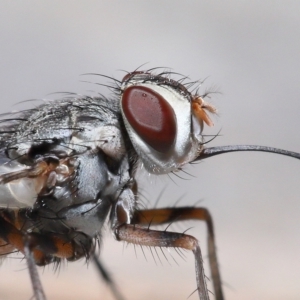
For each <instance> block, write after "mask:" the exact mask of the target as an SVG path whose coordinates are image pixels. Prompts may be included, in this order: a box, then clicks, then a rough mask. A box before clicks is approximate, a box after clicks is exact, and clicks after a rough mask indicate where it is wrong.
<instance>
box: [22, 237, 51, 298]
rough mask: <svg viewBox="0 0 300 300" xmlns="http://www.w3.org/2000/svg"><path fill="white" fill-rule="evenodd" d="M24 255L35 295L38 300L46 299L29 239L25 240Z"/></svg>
mask: <svg viewBox="0 0 300 300" xmlns="http://www.w3.org/2000/svg"><path fill="white" fill-rule="evenodd" d="M24 255H25V258H26V261H27V266H28V270H29V274H30V279H31V284H32V289H33V292H34V297H35V299H36V300H46V296H45V293H44V290H43V287H42V283H41V281H40V277H39V273H38V271H37V267H36V264H35V261H34V258H33V255H32V252H31V249H30V247H29V245H28V242H27V241H25V245H24Z"/></svg>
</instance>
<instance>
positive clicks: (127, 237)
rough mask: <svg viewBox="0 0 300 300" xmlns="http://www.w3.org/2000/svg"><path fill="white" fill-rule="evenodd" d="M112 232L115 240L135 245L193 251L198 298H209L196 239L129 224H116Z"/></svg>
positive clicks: (207, 299) (181, 234) (205, 299)
mask: <svg viewBox="0 0 300 300" xmlns="http://www.w3.org/2000/svg"><path fill="white" fill-rule="evenodd" d="M114 233H115V237H116V239H117V240H119V241H126V242H128V243H132V244H135V245H141V246H148V247H168V248H169V247H172V248H182V249H187V250H191V251H193V253H194V256H195V267H196V280H197V289H198V294H199V299H200V300H209V295H208V290H207V287H206V280H205V279H206V278H205V275H204V269H203V261H202V255H201V250H200V247H199V244H198V241H197V239H195V238H194V237H192V236H190V235H187V234H184V233H176V232H166V231H157V230H151V229H145V228H140V227H137V226H136V225H131V224H123V225H119V226H117V227H116V228H115V231H114Z"/></svg>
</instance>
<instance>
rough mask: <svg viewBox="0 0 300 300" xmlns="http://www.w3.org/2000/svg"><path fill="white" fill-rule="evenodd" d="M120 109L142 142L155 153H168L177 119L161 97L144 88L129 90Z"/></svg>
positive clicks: (131, 88) (173, 138) (124, 94)
mask: <svg viewBox="0 0 300 300" xmlns="http://www.w3.org/2000/svg"><path fill="white" fill-rule="evenodd" d="M122 109H123V113H124V115H125V117H126V119H127V121H128V122H129V124H130V125H131V127H132V128H133V129H134V130H135V132H136V133H137V134H138V135H139V136H140V138H141V139H142V140H143V141H144V142H146V143H147V144H148V145H149V146H150V147H152V148H153V149H154V150H156V151H158V152H162V153H165V152H167V151H169V150H170V148H171V147H172V145H173V144H174V142H175V138H176V116H175V113H174V111H173V108H172V107H171V105H170V104H169V103H168V102H167V101H166V100H165V99H164V98H163V97H162V96H161V95H160V94H158V93H156V92H154V91H153V90H152V89H150V88H147V87H144V86H130V87H128V88H126V89H125V91H124V93H123V96H122Z"/></svg>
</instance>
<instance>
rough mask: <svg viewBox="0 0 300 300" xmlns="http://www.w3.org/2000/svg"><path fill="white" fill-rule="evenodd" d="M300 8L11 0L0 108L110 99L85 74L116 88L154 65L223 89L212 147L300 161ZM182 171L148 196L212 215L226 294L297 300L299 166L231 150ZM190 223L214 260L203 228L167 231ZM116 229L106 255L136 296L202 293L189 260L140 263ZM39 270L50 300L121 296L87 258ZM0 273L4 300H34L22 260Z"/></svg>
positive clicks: (4, 21) (2, 6)
mask: <svg viewBox="0 0 300 300" xmlns="http://www.w3.org/2000/svg"><path fill="white" fill-rule="evenodd" d="M299 10H300V4H299V2H297V1H251V2H250V1H249V2H246V1H230V2H225V1H210V2H209V3H208V2H207V3H206V2H203V1H173V0H172V1H147V2H143V1H139V2H138V1H136V2H134V1H123V2H121V1H119V2H116V1H107V2H105V1H82V2H80V1H63V2H62V1H42V2H41V1H26V2H24V1H19V2H18V1H13V2H8V1H7V2H5V1H1V3H0V41H1V42H0V82H1V98H0V99H1V112H5V111H9V110H11V109H18V108H19V107H20V106H13V105H14V104H15V103H17V102H19V101H22V100H26V99H32V98H47V97H48V96H47V95H48V94H49V93H52V92H59V91H72V92H78V93H82V94H84V93H89V94H90V92H89V90H95V91H96V92H102V93H104V94H106V95H109V93H110V92H109V91H108V90H107V89H105V88H103V87H99V86H96V85H91V84H87V83H82V82H80V81H81V80H86V78H85V77H82V76H80V75H81V74H83V73H87V72H97V73H102V74H106V75H110V76H114V77H116V78H119V79H120V78H122V76H123V73H122V72H120V71H118V70H120V69H124V70H128V71H132V70H134V69H135V68H136V67H138V66H139V65H141V64H143V63H148V64H147V65H146V66H145V68H151V67H156V66H166V67H170V68H172V69H173V70H174V71H176V72H180V73H182V74H185V75H188V76H190V78H191V79H193V80H195V79H204V78H207V80H206V81H205V83H204V87H203V90H205V89H212V90H214V89H217V90H218V91H220V92H221V94H218V95H215V96H214V97H213V98H212V99H211V102H212V103H213V104H215V105H216V106H217V107H218V111H219V116H218V117H216V118H215V128H214V129H213V130H212V131H209V132H213V133H216V132H218V130H219V129H222V130H221V136H220V137H218V138H217V139H215V140H214V141H213V142H212V143H211V145H227V144H261V145H268V146H274V147H279V148H285V149H288V150H293V151H298V152H300V139H299V125H300V120H299V111H300V101H299V97H300V84H299V78H300V76H299V75H300V59H299V58H300V16H299V15H300V14H299ZM90 79H91V80H92V81H94V82H102V83H107V80H105V79H101V78H97V77H96V78H90ZM21 107H23V106H22V105H21ZM186 170H187V171H188V172H189V173H190V174H192V175H193V176H194V177H192V176H189V175H186V174H181V176H182V177H184V178H185V179H187V180H182V179H179V178H176V177H174V176H170V177H171V178H169V177H168V176H164V177H158V178H157V177H153V176H151V177H147V175H145V177H144V178H146V180H144V181H142V182H141V187H142V194H143V199H145V198H146V199H148V201H149V204H148V205H149V206H151V204H152V205H153V204H154V202H155V200H156V199H157V197H158V194H159V192H160V191H161V190H162V189H163V188H164V186H167V188H166V190H165V192H164V193H163V196H162V198H163V199H162V200H161V202H160V205H173V203H175V201H176V200H178V199H179V198H180V197H181V196H183V199H182V200H181V202H180V204H181V205H193V204H195V203H197V201H199V200H201V202H200V205H203V206H205V207H207V208H209V210H210V211H211V213H212V214H213V217H214V220H215V227H216V236H217V244H218V254H219V260H220V266H221V271H222V275H223V281H224V289H225V293H226V296H227V299H244V300H246V299H272V300H274V299H290V300H291V299H299V298H300V251H299V250H300V234H299V230H300V229H299V228H300V218H299V214H300V196H299V194H300V186H299V181H300V172H299V170H300V161H296V160H294V159H291V158H286V157H281V156H276V155H272V154H258V153H242V154H227V155H223V156H220V157H216V158H211V159H209V160H207V161H205V162H202V163H200V164H198V165H193V166H192V167H189V168H187V169H186ZM143 182H144V183H143ZM198 203H199V202H198ZM189 227H193V228H192V229H191V230H190V231H189V233H190V234H193V235H195V236H196V237H197V238H198V239H199V240H200V242H201V245H202V249H203V252H204V253H205V252H206V251H205V247H206V244H205V236H206V234H205V227H204V226H203V224H199V223H197V222H196V223H195V222H194V223H184V224H181V225H174V226H173V227H172V228H171V229H172V230H178V231H184V230H185V229H187V228H189ZM106 232H107V233H106V234H105V235H104V240H103V247H102V249H101V251H102V253H101V254H102V259H103V260H104V262H105V264H106V265H107V267H108V268H109V269H110V271H111V272H112V273H113V275H114V277H115V278H116V280H117V282H118V284H119V286H120V287H121V290H122V291H123V292H124V294H125V295H126V296H127V299H131V300H132V299H186V298H187V297H188V295H189V294H190V293H192V292H193V290H194V289H195V279H194V277H195V275H194V269H193V264H194V263H193V257H192V254H191V253H186V259H185V261H184V260H183V259H181V258H180V257H179V256H178V255H177V254H176V253H174V252H173V251H171V254H172V255H173V257H174V258H175V260H176V263H175V262H174V260H173V259H172V257H171V256H170V255H169V254H167V252H166V254H167V257H168V260H169V262H167V261H166V260H165V258H164V257H163V255H162V254H161V255H160V259H161V260H162V264H163V265H161V264H160V263H159V262H157V265H156V264H155V262H154V260H153V258H152V256H151V252H150V251H149V250H147V249H144V251H145V254H146V256H147V261H146V260H145V258H144V256H143V253H142V251H141V249H140V248H138V247H137V257H136V254H135V251H134V247H133V246H130V245H128V246H126V245H125V246H124V245H123V244H122V243H118V242H116V241H114V240H113V239H112V238H111V235H110V232H109V230H106ZM204 255H205V254H204ZM156 260H157V261H158V259H157V257H156ZM205 261H207V259H206V258H205ZM206 270H207V275H209V270H208V268H207V267H206ZM41 274H42V275H41V276H42V280H43V284H44V287H45V290H46V293H47V295H48V297H49V299H60V298H61V299H111V298H110V293H109V290H108V289H107V288H106V287H105V285H103V283H101V281H100V280H99V279H98V277H97V274H96V273H95V270H94V267H93V266H92V265H89V268H87V267H86V265H85V264H84V262H82V261H81V262H78V263H72V264H68V265H67V264H63V265H62V266H61V268H60V271H59V273H57V274H54V271H53V268H52V266H50V267H46V268H45V269H44V271H43V270H42V269H41ZM0 277H1V281H0V299H29V298H30V297H31V295H32V291H31V287H30V282H29V278H28V274H27V271H26V265H25V263H24V262H23V261H22V262H21V256H20V257H19V258H18V259H10V260H5V261H4V263H3V265H2V267H1V268H0ZM212 298H213V297H212ZM189 299H197V294H194V295H193V296H191V298H189Z"/></svg>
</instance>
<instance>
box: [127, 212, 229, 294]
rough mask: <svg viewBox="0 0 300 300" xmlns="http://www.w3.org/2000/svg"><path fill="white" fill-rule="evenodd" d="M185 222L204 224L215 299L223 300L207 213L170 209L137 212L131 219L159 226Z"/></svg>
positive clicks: (135, 221)
mask: <svg viewBox="0 0 300 300" xmlns="http://www.w3.org/2000/svg"><path fill="white" fill-rule="evenodd" d="M185 220H200V221H204V222H206V225H207V231H208V237H207V239H208V241H207V244H208V254H209V264H210V270H211V277H212V281H213V286H214V292H215V297H216V299H217V300H223V299H224V295H223V291H222V281H221V275H220V270H219V267H218V260H217V252H216V244H215V237H214V228H213V221H212V217H211V215H210V213H209V211H208V210H207V209H206V208H202V207H178V208H177V207H172V208H168V207H167V208H160V209H145V210H137V211H136V212H135V214H134V216H133V218H132V223H133V224H139V225H146V226H147V225H149V224H151V225H160V224H166V223H172V222H177V221H185Z"/></svg>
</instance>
